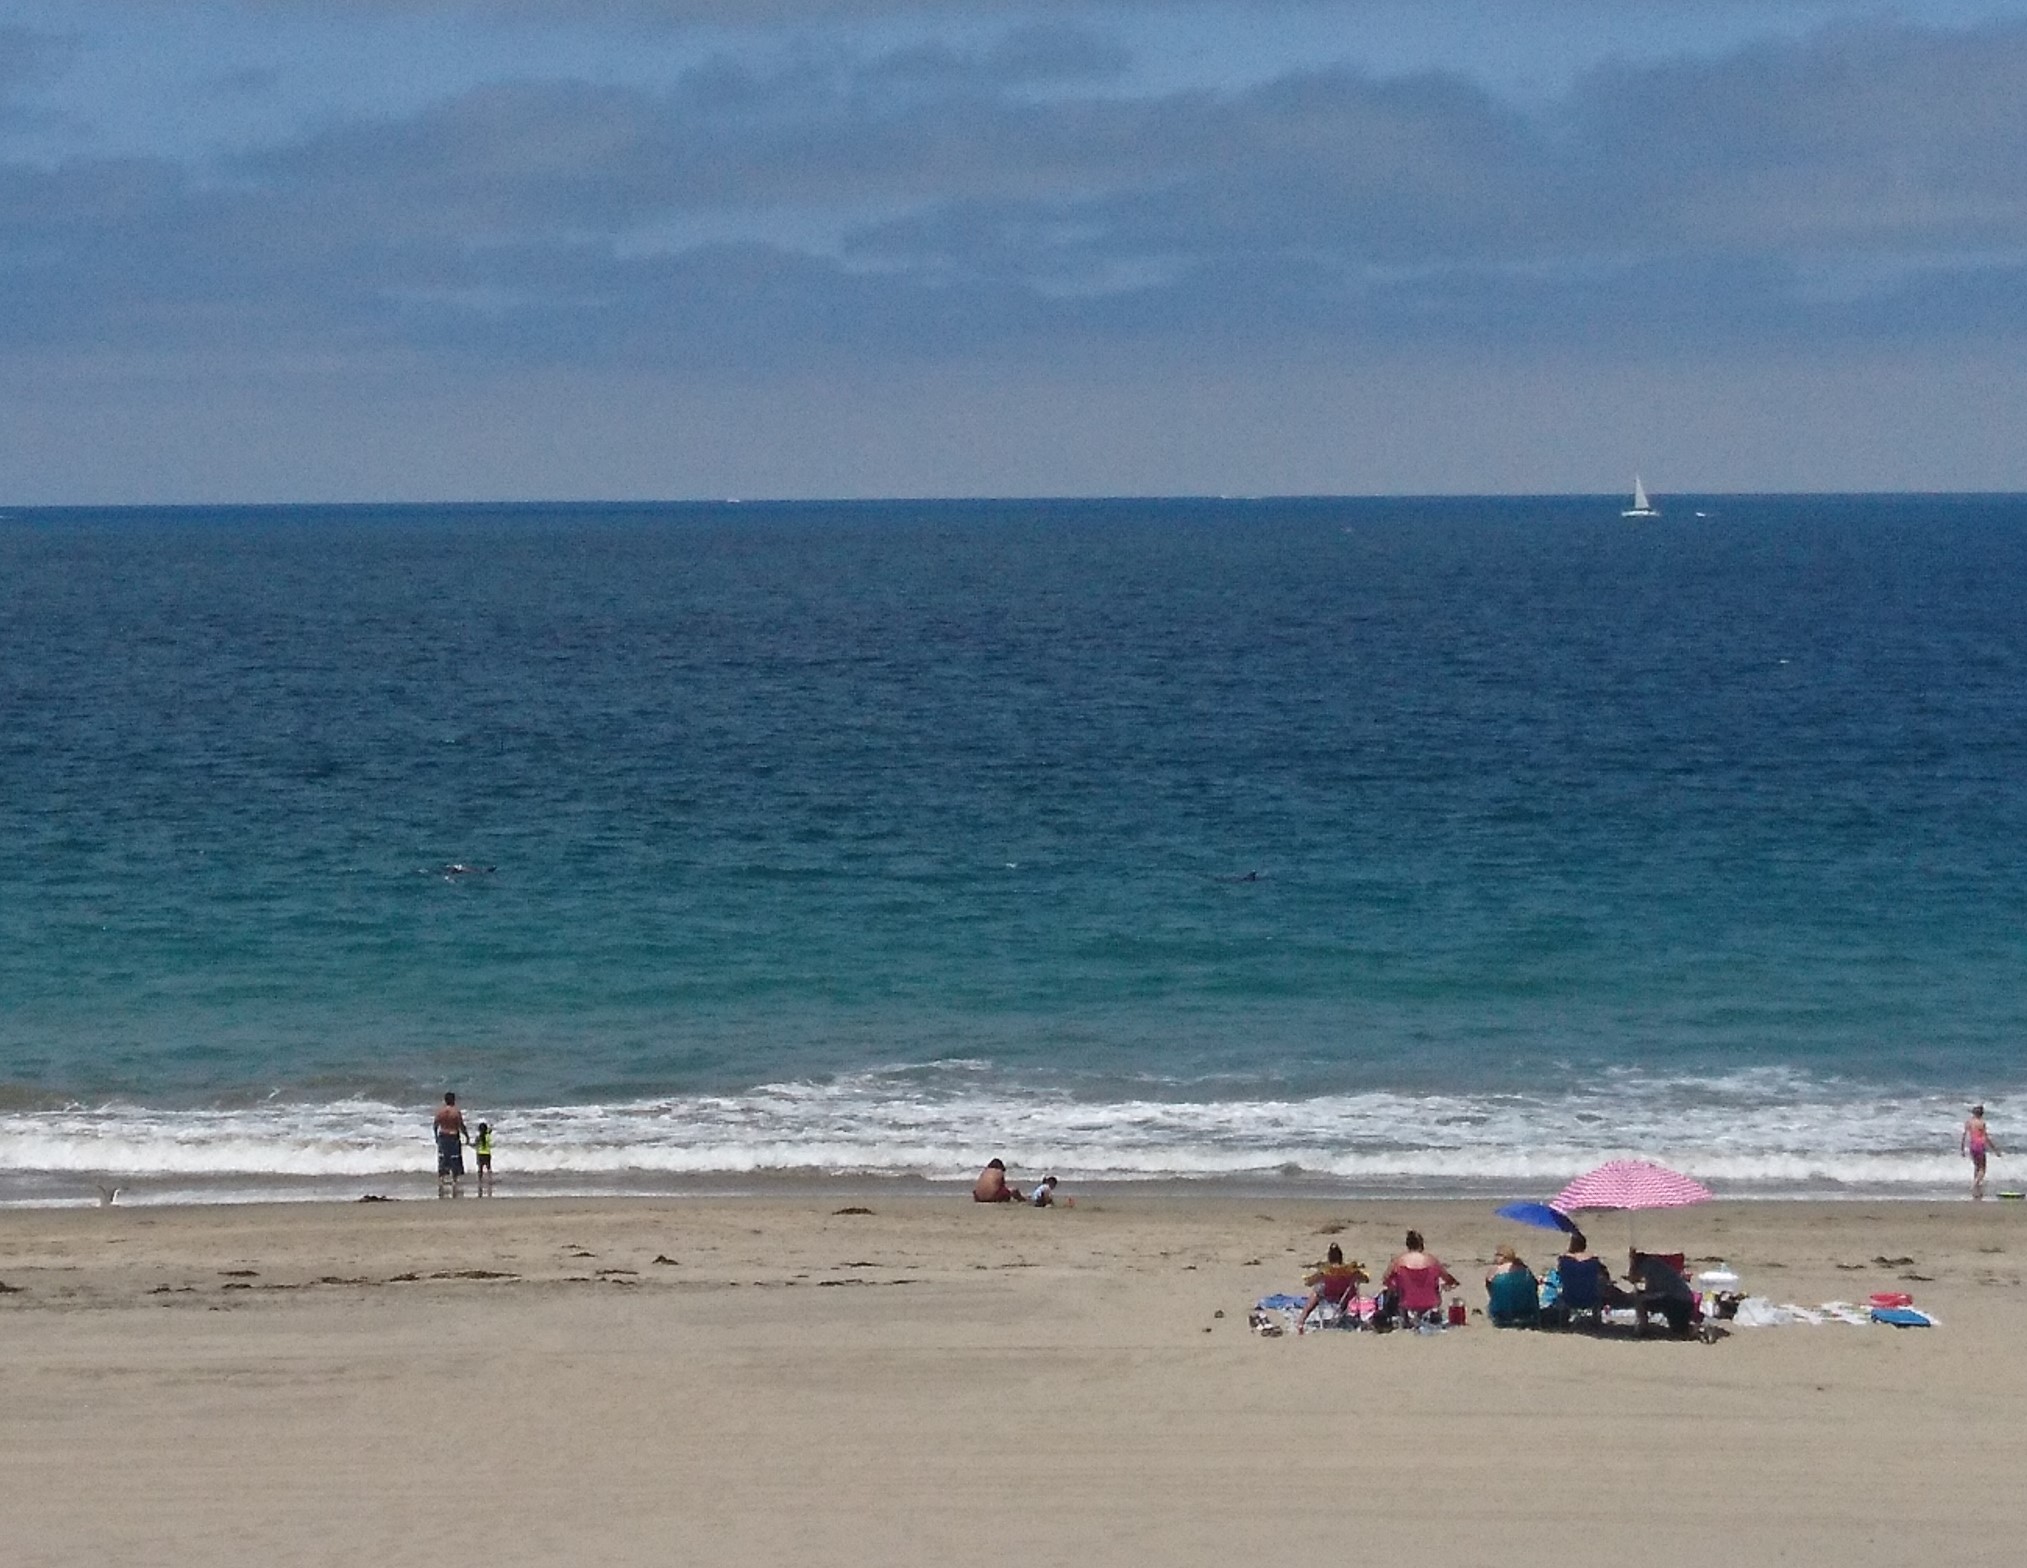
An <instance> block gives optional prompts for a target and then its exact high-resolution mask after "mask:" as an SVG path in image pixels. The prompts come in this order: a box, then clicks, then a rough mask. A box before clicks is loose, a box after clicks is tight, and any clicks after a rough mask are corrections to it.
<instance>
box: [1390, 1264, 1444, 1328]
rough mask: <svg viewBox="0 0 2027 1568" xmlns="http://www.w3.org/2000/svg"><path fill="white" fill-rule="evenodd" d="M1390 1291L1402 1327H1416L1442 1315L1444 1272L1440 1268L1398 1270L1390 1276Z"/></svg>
mask: <svg viewBox="0 0 2027 1568" xmlns="http://www.w3.org/2000/svg"><path fill="white" fill-rule="evenodd" d="M1386 1288H1387V1293H1388V1295H1389V1296H1390V1298H1391V1299H1392V1301H1393V1305H1394V1311H1395V1313H1396V1315H1397V1316H1398V1317H1399V1319H1400V1325H1401V1327H1402V1328H1416V1327H1419V1326H1420V1325H1421V1324H1422V1323H1424V1322H1427V1321H1428V1320H1429V1319H1431V1318H1438V1319H1440V1317H1441V1316H1442V1312H1443V1270H1442V1268H1441V1267H1440V1266H1439V1265H1437V1264H1434V1263H1425V1264H1423V1265H1422V1266H1421V1267H1420V1268H1418V1269H1395V1270H1394V1271H1393V1273H1391V1274H1389V1275H1388V1276H1387V1277H1386Z"/></svg>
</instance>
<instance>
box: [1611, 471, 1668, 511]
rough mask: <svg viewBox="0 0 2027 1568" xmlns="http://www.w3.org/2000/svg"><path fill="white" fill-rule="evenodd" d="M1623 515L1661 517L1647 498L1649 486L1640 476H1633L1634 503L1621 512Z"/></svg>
mask: <svg viewBox="0 0 2027 1568" xmlns="http://www.w3.org/2000/svg"><path fill="white" fill-rule="evenodd" d="M1619 515H1620V516H1621V517H1659V516H1660V515H1661V514H1660V512H1659V511H1657V510H1656V509H1655V507H1654V504H1653V503H1652V502H1651V501H1649V500H1648V499H1647V487H1646V486H1645V485H1643V484H1642V483H1640V476H1639V475H1638V474H1635V475H1634V476H1633V504H1632V505H1631V506H1629V507H1627V508H1626V510H1625V511H1623V512H1621V513H1620V514H1619Z"/></svg>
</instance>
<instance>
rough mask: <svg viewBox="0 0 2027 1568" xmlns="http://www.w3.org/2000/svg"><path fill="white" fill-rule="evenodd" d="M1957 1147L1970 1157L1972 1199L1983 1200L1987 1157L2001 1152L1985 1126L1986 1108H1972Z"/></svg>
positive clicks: (1978, 1106)
mask: <svg viewBox="0 0 2027 1568" xmlns="http://www.w3.org/2000/svg"><path fill="white" fill-rule="evenodd" d="M1957 1147H1958V1148H1959V1149H1961V1150H1962V1151H1963V1152H1964V1154H1966V1155H1968V1156H1969V1157H1970V1161H1971V1197H1972V1198H1973V1199H1974V1200H1975V1199H1982V1198H1983V1197H1984V1196H1985V1156H1986V1155H1988V1154H1997V1153H1998V1152H1999V1146H1998V1145H1997V1144H1996V1143H1994V1142H1992V1134H1991V1131H1990V1129H1988V1128H1987V1127H1986V1126H1985V1108H1984V1107H1983V1106H1982V1105H1974V1106H1972V1107H1971V1114H1970V1116H1969V1117H1968V1118H1967V1119H1966V1120H1965V1122H1964V1135H1963V1136H1962V1137H1961V1138H1959V1139H1958V1140H1957Z"/></svg>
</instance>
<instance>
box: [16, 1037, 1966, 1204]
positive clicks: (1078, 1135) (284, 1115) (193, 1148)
mask: <svg viewBox="0 0 2027 1568" xmlns="http://www.w3.org/2000/svg"><path fill="white" fill-rule="evenodd" d="M1220 1088H1221V1089H1222V1090H1226V1091H1227V1092H1228V1091H1229V1086H1225V1085H1221V1086H1220ZM1994 1097H1995V1098H1997V1096H1996V1095H1995V1096H1994ZM479 1114H484V1115H487V1116H488V1118H489V1119H490V1120H492V1121H493V1122H494V1123H495V1124H496V1127H497V1129H498V1140H499V1163H500V1165H501V1167H502V1168H503V1169H506V1170H511V1171H514V1172H517V1173H526V1174H529V1175H538V1176H542V1177H547V1178H576V1179H578V1180H579V1181H582V1182H594V1183H596V1184H598V1185H599V1186H601V1187H602V1188H607V1189H610V1190H617V1191H624V1190H627V1189H628V1186H629V1182H630V1181H632V1182H636V1183H638V1182H645V1181H648V1180H649V1179H651V1178H668V1177H673V1176H698V1177H705V1176H738V1175H763V1174H768V1173H828V1174H838V1175H860V1176H871V1177H889V1176H914V1177H922V1178H928V1179H932V1180H953V1179H959V1178H965V1177H969V1176H970V1175H971V1174H973V1173H974V1172H975V1170H976V1168H977V1166H978V1164H979V1162H980V1161H981V1160H982V1159H984V1158H985V1157H987V1156H988V1155H991V1154H999V1155H1001V1156H1003V1157H1005V1158H1006V1159H1007V1160H1008V1161H1009V1162H1010V1163H1012V1164H1013V1165H1014V1166H1015V1167H1016V1168H1017V1169H1020V1170H1026V1171H1034V1170H1036V1169H1038V1168H1039V1167H1041V1166H1044V1165H1046V1166H1047V1167H1049V1168H1050V1169H1052V1170H1054V1171H1056V1172H1058V1173H1059V1174H1061V1175H1062V1176H1063V1177H1064V1178H1065V1179H1066V1180H1070V1181H1073V1182H1074V1181H1079V1180H1081V1181H1095V1180H1135V1179H1177V1178H1206V1179H1223V1180H1245V1181H1252V1180H1273V1179H1282V1178H1290V1179H1309V1180H1312V1181H1321V1182H1325V1183H1327V1184H1330V1185H1332V1186H1336V1187H1340V1188H1343V1189H1346V1190H1357V1189H1361V1188H1371V1189H1387V1190H1394V1189H1398V1188H1400V1187H1402V1186H1412V1187H1416V1188H1423V1189H1430V1190H1441V1189H1446V1188H1447V1189H1456V1190H1460V1191H1466V1190H1468V1191H1494V1190H1498V1191H1511V1192H1517V1193H1542V1192H1548V1191H1552V1190H1553V1189H1554V1188H1555V1187H1557V1186H1559V1185H1560V1184H1561V1183H1562V1182H1563V1181H1565V1180H1567V1179H1568V1178H1569V1177H1570V1176H1571V1175H1573V1174H1575V1173H1576V1172H1578V1171H1580V1170H1582V1169H1585V1168H1587V1167H1589V1166H1590V1165H1593V1164H1595V1163H1597V1162H1598V1161H1600V1160H1603V1159H1607V1158H1611V1157H1613V1156H1618V1155H1626V1154H1638V1155H1643V1156H1648V1157H1652V1158H1656V1159H1660V1160H1663V1161H1665V1162H1667V1163H1669V1164H1671V1165H1674V1166H1677V1167H1678V1168H1680V1169H1683V1170H1687V1171H1690V1172H1692V1173H1694V1174H1696V1175H1698V1176H1701V1177H1704V1178H1706V1179H1708V1180H1710V1181H1712V1182H1714V1183H1717V1184H1718V1185H1719V1186H1720V1187H1721V1188H1724V1189H1727V1190H1731V1191H1734V1192H1738V1193H1751V1192H1774V1191H1779V1192H1823V1193H1834V1192H1855V1191H1865V1192H1883V1193H1892V1192H1902V1193H1907V1194H1910V1195H1912V1194H1917V1193H1922V1192H1928V1191H1934V1190H1937V1189H1941V1188H1946V1187H1949V1186H1951V1185H1952V1184H1955V1183H1958V1182H1960V1181H1961V1179H1962V1177H1963V1166H1962V1162H1961V1160H1960V1159H1958V1158H1957V1155H1956V1136H1957V1128H1958V1126H1959V1125H1960V1119H1961V1117H1962V1115H1963V1108H1962V1106H1960V1105H1959V1104H1958V1103H1957V1101H1956V1100H1954V1099H1945V1098H1942V1097H1939V1096H1934V1095H1920V1096H1916V1095H1906V1094H1900V1095H1889V1094H1884V1093H1879V1092H1874V1091H1867V1090H1866V1089H1864V1088H1863V1087H1862V1086H1858V1085H1850V1084H1824V1083H1820V1082H1814V1081H1811V1080H1808V1079H1806V1078H1803V1077H1801V1076H1800V1075H1797V1074H1792V1073H1787V1072H1783V1071H1766V1072H1754V1073H1744V1074H1739V1075H1735V1076H1732V1077H1727V1078H1705V1079H1683V1078H1674V1079H1664V1078H1657V1077H1649V1076H1643V1075H1640V1074H1636V1073H1617V1074H1612V1075H1610V1076H1608V1077H1607V1078H1606V1079H1604V1080H1602V1081H1600V1082H1598V1083H1595V1084H1592V1085H1589V1086H1587V1087H1585V1088H1582V1089H1580V1090H1571V1091H1567V1092H1561V1093H1552V1094H1477V1095H1470V1094H1459V1095H1441V1094H1420V1095H1416V1094H1401V1093H1391V1092H1371V1093H1363V1094H1337V1095H1318V1096H1312V1097H1307V1098H1287V1099H1272V1098H1244V1097H1234V1098H1222V1097H1221V1098H1189V1097H1183V1096H1180V1095H1179V1096H1178V1097H1175V1098H1163V1097H1154V1096H1151V1095H1150V1096H1147V1097H1136V1098H1130V1099H1125V1098H1122V1099H1116V1100H1107V1101H1090V1100H1082V1099H1078V1098H1075V1097H1073V1096H1071V1095H1069V1094H1067V1093H1057V1092H1048V1091H1039V1090H1035V1091H1024V1090H1017V1089H1008V1088H1006V1087H1003V1086H1000V1085H998V1084H995V1083H994V1082H993V1081H992V1075H991V1073H990V1071H989V1070H988V1069H987V1068H986V1067H985V1066H984V1064H980V1063H971V1062H964V1063H956V1062H953V1063H947V1064H930V1066H929V1067H927V1068H925V1067H920V1066H918V1067H910V1068H902V1069H892V1070H883V1071H878V1072H870V1073H865V1074H859V1075H855V1076H850V1077H846V1078H841V1079H838V1080H835V1081H829V1082H823V1083H781V1084H769V1085H764V1086H762V1087H759V1088H756V1089H753V1090H751V1091H748V1092H746V1093H742V1094H734V1095H698V1096H686V1097H677V1098H669V1099H660V1100H638V1101H633V1102H629V1103H623V1104H611V1105H575V1106H524V1107H502V1108H500V1109H498V1110H497V1112H494V1111H491V1110H486V1109H481V1110H480V1111H479ZM473 1119H474V1121H476V1119H477V1116H476V1115H474V1117H473ZM434 1160H435V1154H434V1149H433V1146H432V1145H431V1143H430V1140H429V1137H428V1121H427V1108H426V1107H422V1108H416V1107H407V1106H396V1105H388V1104H382V1103H377V1102H370V1101H357V1100H350V1101H342V1102H336V1103H321V1104H291V1105H283V1104H271V1105H265V1106H261V1107H258V1108H237V1109H229V1110H178V1111H163V1110H156V1109H149V1108H145V1107H140V1106H132V1105H120V1104H110V1105H104V1106H98V1107H92V1108H84V1107H72V1108H69V1109H65V1110H60V1111H16V1112H12V1113H7V1114H4V1115H0V1201H6V1200H7V1199H8V1198H10V1197H11V1198H13V1199H14V1200H15V1201H22V1200H23V1198H24V1196H25V1193H26V1189H27V1188H29V1187H35V1188H37V1190H40V1188H42V1187H46V1186H47V1184H48V1182H49V1180H50V1179H52V1178H56V1177H59V1176H63V1175H72V1176H76V1177H80V1178H81V1177H85V1176H95V1175H101V1174H111V1175H115V1176H120V1177H126V1178H130V1179H136V1180H141V1179H146V1180H150V1181H156V1182H161V1181H175V1180H179V1179H182V1180H193V1181H217V1180H223V1179H237V1181H238V1184H239V1185H240V1186H247V1185H249V1184H251V1185H253V1186H255V1187H257V1186H258V1185H259V1183H260V1182H261V1180H262V1179H263V1178H273V1179H277V1180H282V1181H287V1180H300V1179H305V1178H324V1179H331V1178H374V1177H380V1176H393V1175H400V1174H403V1173H411V1174H427V1173H429V1172H431V1171H433V1169H434Z"/></svg>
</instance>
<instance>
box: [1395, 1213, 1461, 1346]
mask: <svg viewBox="0 0 2027 1568" xmlns="http://www.w3.org/2000/svg"><path fill="white" fill-rule="evenodd" d="M1380 1283H1381V1286H1382V1287H1383V1288H1384V1289H1385V1291H1386V1293H1387V1298H1388V1304H1389V1306H1390V1308H1391V1310H1392V1311H1393V1312H1395V1313H1397V1314H1399V1316H1400V1319H1401V1321H1402V1322H1403V1323H1405V1324H1408V1325H1410V1326H1412V1325H1414V1324H1416V1323H1419V1322H1423V1321H1426V1320H1427V1319H1429V1318H1430V1317H1431V1316H1433V1315H1436V1314H1439V1313H1441V1312H1442V1310H1443V1292H1444V1291H1446V1290H1455V1289H1456V1288H1457V1276H1456V1275H1454V1274H1452V1273H1451V1272H1450V1271H1449V1269H1448V1268H1447V1267H1445V1266H1444V1263H1443V1260H1442V1259H1441V1258H1439V1257H1436V1256H1435V1255H1434V1254H1433V1253H1431V1252H1430V1251H1429V1250H1428V1248H1427V1247H1426V1245H1425V1244H1424V1243H1423V1241H1422V1233H1421V1232H1420V1231H1418V1230H1411V1231H1409V1232H1408V1235H1407V1246H1406V1248H1405V1249H1404V1250H1403V1251H1401V1252H1399V1253H1397V1254H1395V1256H1394V1260H1393V1262H1391V1263H1389V1264H1388V1265H1387V1271H1386V1274H1385V1276H1384V1277H1383V1278H1382V1279H1381V1282H1380Z"/></svg>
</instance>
